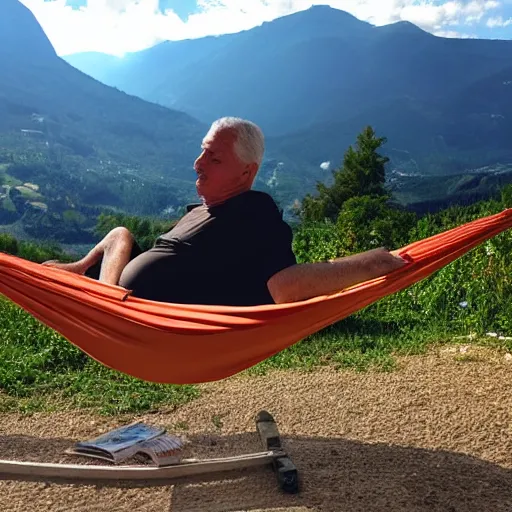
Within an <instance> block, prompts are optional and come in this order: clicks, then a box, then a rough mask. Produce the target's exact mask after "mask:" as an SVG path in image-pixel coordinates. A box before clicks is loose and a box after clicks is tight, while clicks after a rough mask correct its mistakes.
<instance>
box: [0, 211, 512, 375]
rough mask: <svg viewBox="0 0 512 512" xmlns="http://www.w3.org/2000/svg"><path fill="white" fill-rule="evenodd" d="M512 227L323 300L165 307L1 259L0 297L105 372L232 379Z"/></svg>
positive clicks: (448, 235)
mask: <svg viewBox="0 0 512 512" xmlns="http://www.w3.org/2000/svg"><path fill="white" fill-rule="evenodd" d="M510 227H512V209H507V210H504V211H503V212H501V213H498V214H496V215H491V216H488V217H484V218H481V219H478V220H475V221H472V222H469V223H467V224H464V225H462V226H460V227H457V228H454V229H451V230H449V231H445V232H444V233H440V234H438V235H435V236H433V237H430V238H426V239H424V240H420V241H418V242H415V243H412V244H410V245H407V246H406V247H404V248H402V249H401V251H400V255H401V256H403V257H404V258H406V259H407V261H408V263H407V264H406V265H405V266H404V267H402V268H400V269H398V270H396V271H394V272H392V273H390V274H388V275H386V276H384V277H380V278H377V279H373V280H371V281H367V282H365V283H360V284H358V285H355V286H353V287H351V288H348V289H346V290H343V291H341V292H339V293H335V294H332V295H328V296H321V297H315V298H312V299H309V300H306V301H301V302H295V303H291V304H271V305H264V306H251V307H233V306H204V305H190V304H186V305H185V304H166V303H159V302H152V301H148V300H145V299H139V298H136V297H132V296H130V293H129V291H127V290H125V289H124V288H121V287H119V286H112V285H107V284H104V283H100V282H98V281H96V280H93V279H90V278H88V277H84V276H79V275H76V274H71V273H68V272H66V271H63V270H60V269H56V268H50V267H43V266H42V265H39V264H37V263H32V262H30V261H26V260H24V259H21V258H18V257H15V256H10V255H7V254H2V253H0V293H1V294H4V295H5V296H6V297H8V298H9V299H11V300H12V301H13V302H15V303H16V304H18V305H19V306H21V307H22V308H23V309H25V310H26V311H28V312H29V313H30V314H32V315H33V316H34V317H36V318H37V319H39V320H40V321H41V322H43V323H44V324H46V325H48V326H49V327H51V328H52V329H55V330H56V331H57V332H59V333H60V334H62V335H63V336H64V337H65V338H67V339H68V340H69V341H70V342H71V343H73V344H74V345H76V346H77V347H79V348H80V349H81V350H83V351H84V352H85V353H87V354H88V355H89V356H90V357H92V358H94V359H96V360H97V361H99V362H101V363H102V364H104V365H105V366H108V367H110V368H114V369H116V370H119V371H121V372H124V373H126V374H128V375H132V376H134V377H138V378H140V379H144V380H148V381H152V382H162V383H174V384H192V383H200V382H209V381H214V380H219V379H223V378H226V377H229V376H231V375H233V374H235V373H238V372H240V371H242V370H244V369H246V368H249V367H250V366H253V365H255V364H256V363H259V362H260V361H262V360H264V359H266V358H268V357H270V356H272V355H274V354H276V353H278V352H280V351H281V350H283V349H285V348H287V347H289V346H290V345H293V344H294V343H296V342H297V341H299V340H301V339H303V338H304V337H306V336H308V335H310V334H312V333H314V332H316V331H319V330H320V329H322V328H324V327H326V326H328V325H330V324H332V323H334V322H336V321H338V320H341V319H342V318H345V317H347V316H349V315H351V314H353V313H355V312H356V311H358V310H360V309H362V308H364V307H366V306H368V305H369V304H371V303H373V302H375V301H377V300H379V299H381V298H382V297H385V296H387V295H390V294H392V293H395V292H397V291H399V290H402V289H404V288H406V287H408V286H410V285H412V284H413V283H416V282H417V281H419V280H421V279H424V278H426V277H427V276H429V275H431V274H432V273H433V272H435V271H436V270H438V269H440V268H442V267H444V266H445V265H447V264H448V263H450V262H451V261H453V260H455V259H456V258H458V257H459V256H462V255H463V254H464V253H466V252H467V251H469V250H470V249H472V248H473V247H475V246H476V245H478V244H480V243H482V242H483V241H485V240H487V239H489V238H492V237H494V236H496V235H497V234H499V233H500V232H502V231H504V230H506V229H508V228H510Z"/></svg>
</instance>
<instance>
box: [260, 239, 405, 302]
mask: <svg viewBox="0 0 512 512" xmlns="http://www.w3.org/2000/svg"><path fill="white" fill-rule="evenodd" d="M406 263H407V262H406V261H405V260H404V259H403V258H401V257H400V256H398V255H397V254H396V251H394V252H389V251H388V250H386V249H383V248H380V249H373V250H371V251H367V252H363V253H360V254H354V255H352V256H347V257H344V258H337V259H335V260H330V261H325V262H318V263H302V264H298V265H293V266H292V267H288V268H285V269H284V270H281V271H280V272H278V273H277V274H275V275H273V276H272V277H271V278H270V279H269V280H268V283H267V286H268V289H269V291H270V294H271V295H272V298H273V299H274V301H275V302H276V304H282V303H289V302H296V301H300V300H306V299H309V298H311V297H318V296H319V295H328V294H331V293H336V292H339V291H341V290H343V289H344V288H348V287H349V286H352V285H354V284H357V283H361V282H363V281H367V280H369V279H374V278H376V277H380V276H383V275H385V274H388V273H389V272H392V271H393V270H396V269H398V268H400V267H402V266H404V265H405V264H406Z"/></svg>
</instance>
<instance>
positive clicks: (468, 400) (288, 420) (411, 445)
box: [0, 347, 512, 512]
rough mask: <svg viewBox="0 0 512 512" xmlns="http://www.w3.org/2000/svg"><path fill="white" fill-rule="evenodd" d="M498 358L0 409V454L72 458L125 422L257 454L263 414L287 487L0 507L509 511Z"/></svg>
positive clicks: (186, 489) (258, 482) (43, 499)
mask: <svg viewBox="0 0 512 512" xmlns="http://www.w3.org/2000/svg"><path fill="white" fill-rule="evenodd" d="M511 376H512V357H510V356H509V355H507V354H505V353H502V352H500V353H498V352H489V351H486V350H478V349H475V348H471V347H470V348H466V347H464V348H462V350H461V349H460V348H454V347H452V348H448V349H446V348H445V349H443V350H440V351H436V352H435V353H431V354H429V355H428V356H415V357H410V358H404V359H401V360H400V369H399V370H397V371H395V372H393V373H355V372H348V371H339V372H338V371H335V370H334V369H330V368H326V369H320V370H318V371H314V372H309V373H308V372H306V373H304V372H275V373H271V374H269V375H267V376H264V377H247V376H239V377H235V378H231V379H228V380H225V381H222V382H217V383H212V384H208V385H204V386H202V388H203V395H202V397H201V398H200V399H198V400H196V401H195V402H192V403H190V404H187V405H185V406H183V407H182V408H180V409H179V410H176V411H165V410H160V411H158V412H157V413H153V414H148V415H138V416H130V417H123V418H105V417H101V416H92V415H91V414H88V413H84V412H73V413H68V412H66V413H53V414H34V415H32V416H22V415H18V414H3V415H2V416H1V418H0V449H1V452H2V457H1V458H3V459H15V460H23V461H28V460H30V461H46V462H67V463H76V462H78V460H77V459H76V458H72V457H70V456H67V455H65V454H63V451H64V450H65V449H66V448H68V447H69V446H70V445H71V444H72V443H74V442H75V441H77V440H81V439H85V438H89V437H92V436H95V435H98V434H100V433H101V432H105V431H106V430H108V429H110V428H114V427H116V426H119V425H121V424H126V423H128V422H130V421H135V420H142V421H147V422H148V423H152V424H161V425H164V426H165V427H167V428H168V430H169V431H171V432H178V431H179V432H180V433H184V434H185V435H186V436H187V438H188V439H189V440H190V441H191V445H190V447H189V451H190V454H191V455H192V456H197V457H205V458H206V457H208V458H209V457H221V456H227V455H236V454H242V453H247V452H255V451H261V449H262V448H261V445H260V441H259V438H258V435H257V433H256V430H255V424H254V417H255V415H256V414H257V412H258V411H259V410H261V409H266V410H268V411H269V412H271V413H272V414H273V415H274V417H275V419H276V421H277V423H278V426H279V429H280V432H281V435H282V437H283V440H284V443H285V448H286V450H287V451H288V452H289V454H290V456H291V457H292V459H293V461H294V462H295V464H296V465H297V467H298V469H299V472H300V478H301V492H300V494H299V495H285V494H283V493H281V492H280V491H279V490H278V489H277V484H276V479H275V477H274V475H273V473H272V471H271V470H270V469H267V468H260V469H255V470H244V471H243V472H236V473H229V474H222V475H217V476H215V477H209V478H208V479H198V478H196V479H194V480H187V481H182V482H178V483H175V484H173V485H169V486H159V487H151V488H150V487H134V486H132V487H130V486H129V485H127V484H119V485H111V486H95V485H86V486H77V485H68V484H65V485H62V484H45V483H37V482H13V481H2V482H0V498H1V501H2V507H1V510H2V511H3V512H11V511H12V512H14V511H27V510H32V511H36V512H39V511H41V512H43V511H52V512H57V511H58V512H64V511H69V512H79V511H84V512H85V511H87V512H103V511H108V512H124V511H130V512H134V511H141V512H157V511H158V512H199V511H205V512H228V511H229V512H241V511H251V512H256V511H265V512H304V511H310V510H315V511H328V512H345V511H347V512H349V511H350V512H358V511H361V512H363V511H364V512H373V511H375V512H376V511H379V512H380V511H392V512H399V511H400V512H401V511H404V512H405V511H407V512H416V511H429V512H431V511H443V512H471V511H475V512H487V511H489V512H491V511H492V512H500V511H504V512H505V511H507V512H510V511H512V379H511Z"/></svg>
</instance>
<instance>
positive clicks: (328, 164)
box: [320, 162, 331, 171]
mask: <svg viewBox="0 0 512 512" xmlns="http://www.w3.org/2000/svg"><path fill="white" fill-rule="evenodd" d="M330 168H331V162H322V163H321V164H320V169H322V171H328V170H329V169H330Z"/></svg>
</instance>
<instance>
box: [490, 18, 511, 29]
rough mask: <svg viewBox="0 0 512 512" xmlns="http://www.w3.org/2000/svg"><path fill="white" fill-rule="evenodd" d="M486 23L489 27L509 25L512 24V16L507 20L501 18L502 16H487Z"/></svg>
mask: <svg viewBox="0 0 512 512" xmlns="http://www.w3.org/2000/svg"><path fill="white" fill-rule="evenodd" d="M486 25H487V26H488V27H489V28H494V27H508V26H509V25H512V18H509V19H508V20H505V19H503V17H502V16H497V17H496V18H489V19H488V20H487V23H486Z"/></svg>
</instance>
